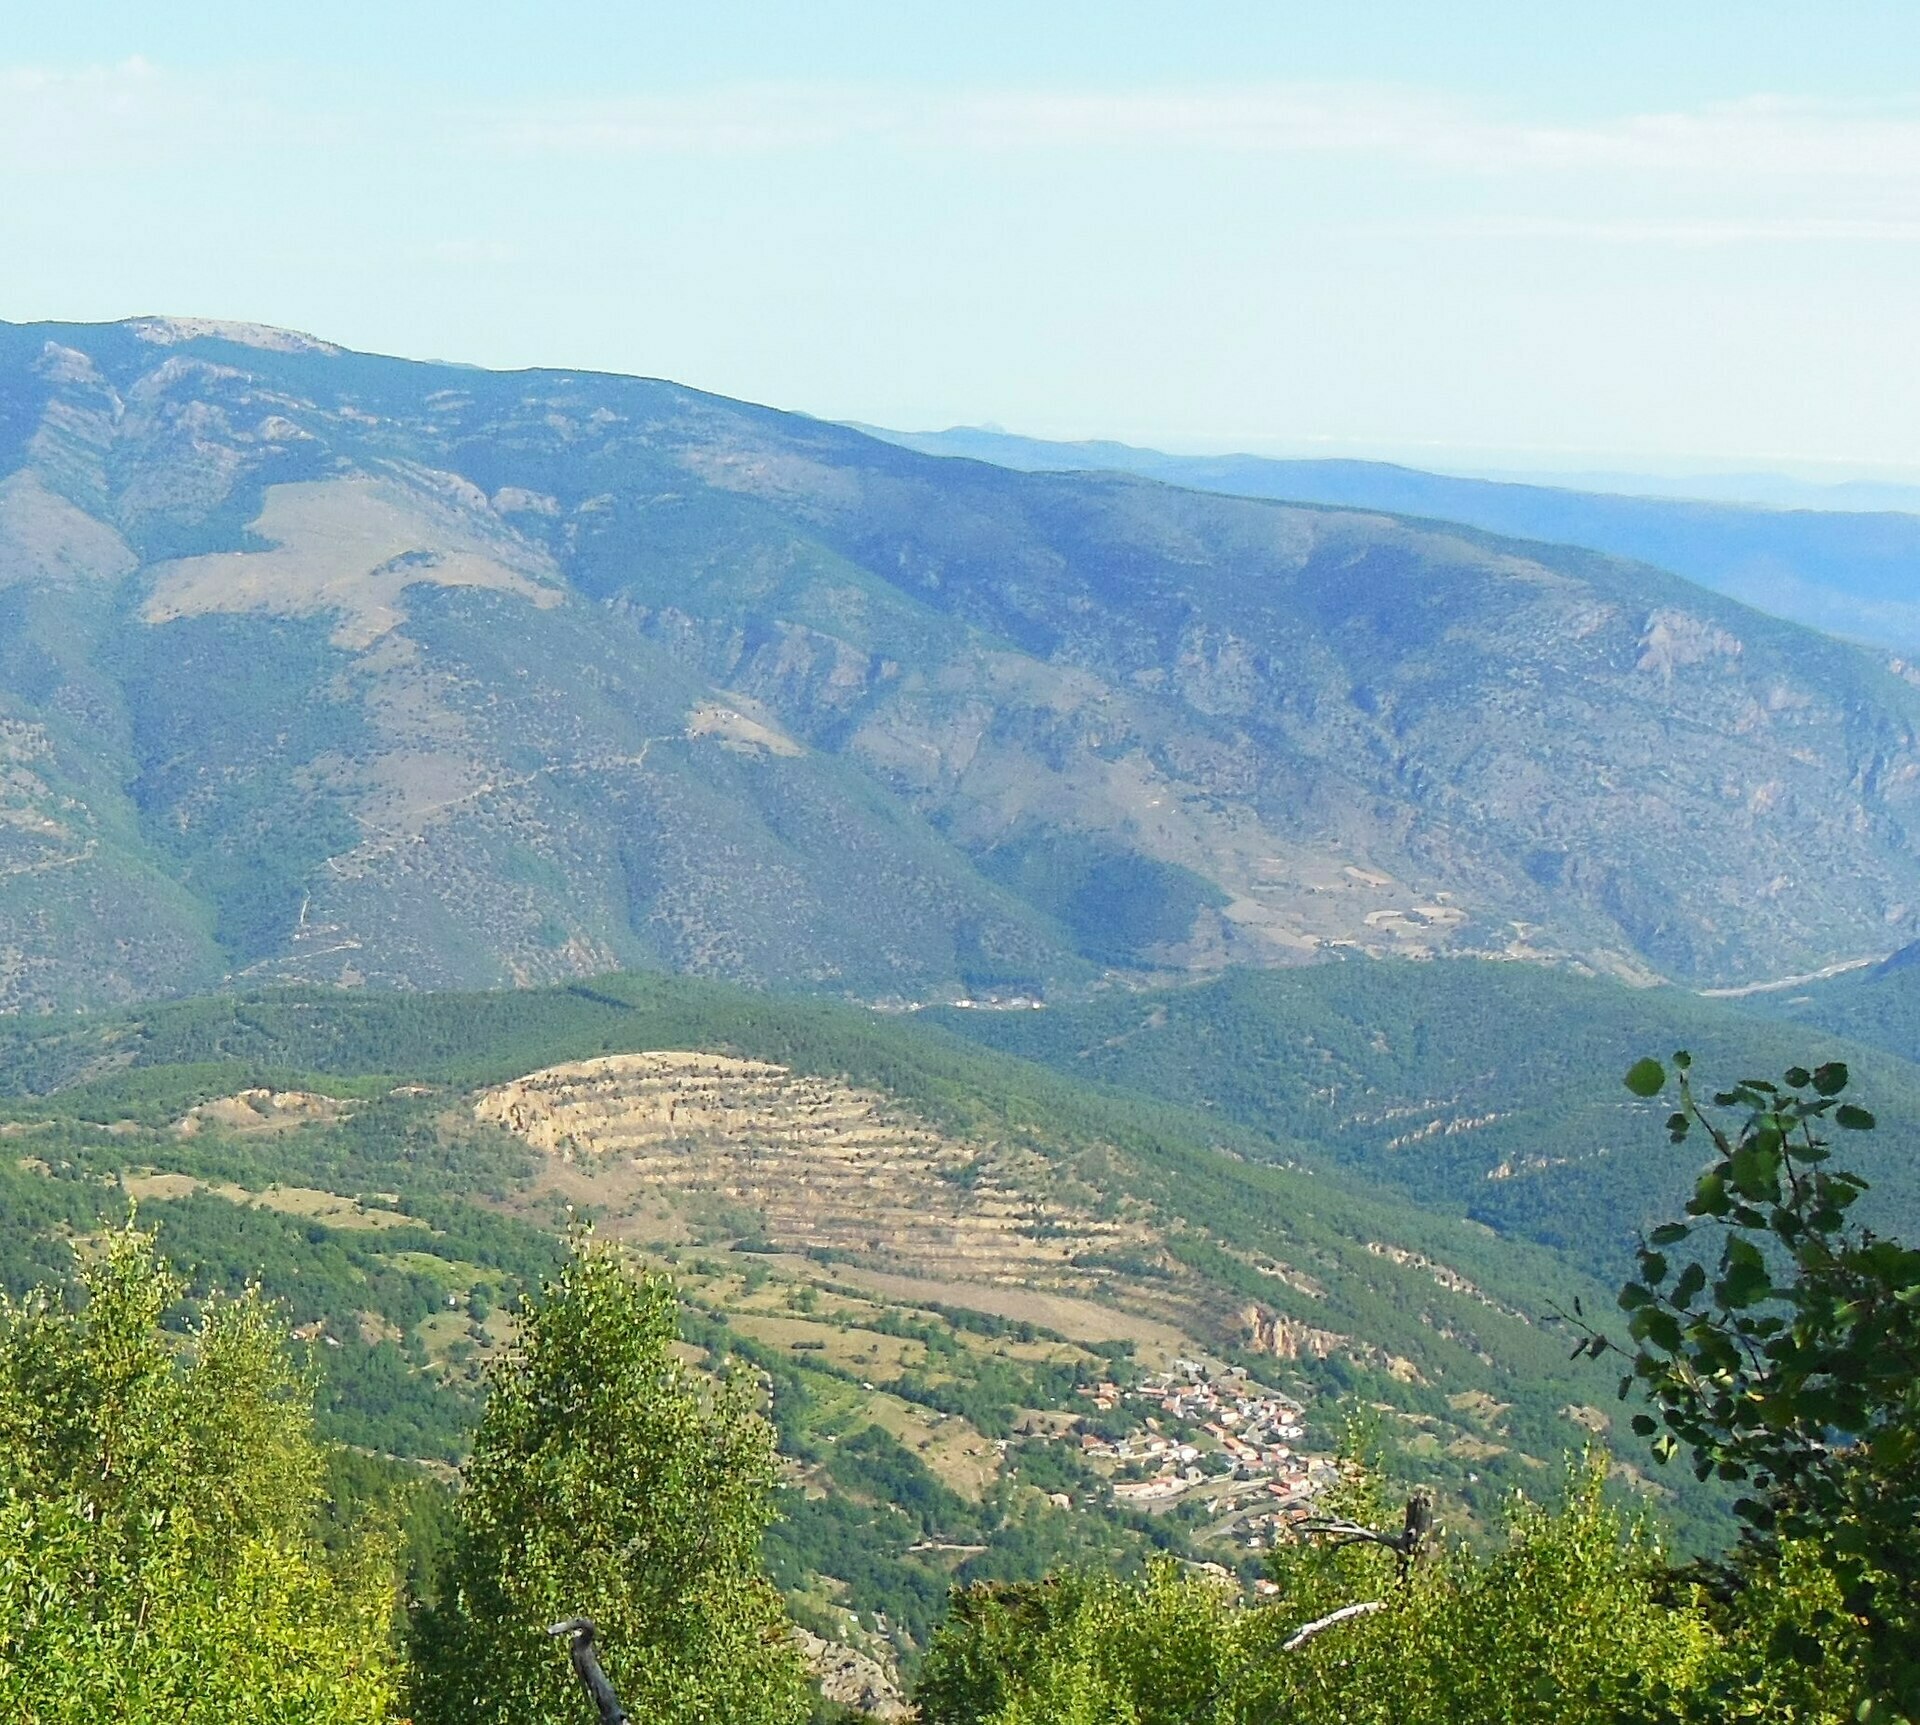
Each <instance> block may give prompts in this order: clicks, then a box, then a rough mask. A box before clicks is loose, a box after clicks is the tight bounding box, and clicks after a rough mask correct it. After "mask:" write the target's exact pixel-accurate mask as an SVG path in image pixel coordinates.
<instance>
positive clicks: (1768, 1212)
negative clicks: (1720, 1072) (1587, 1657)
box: [1582, 1053, 1920, 1718]
mask: <svg viewBox="0 0 1920 1725" xmlns="http://www.w3.org/2000/svg"><path fill="white" fill-rule="evenodd" d="M1673 1066H1674V1069H1675V1090H1676V1095H1677V1106H1676V1107H1675V1108H1674V1111H1673V1112H1672V1113H1671V1114H1670V1115H1669V1117H1668V1120H1667V1128H1668V1133H1669V1135H1670V1137H1671V1138H1672V1140H1673V1142H1674V1143H1676V1144H1681V1143H1685V1142H1687V1141H1688V1140H1689V1139H1690V1138H1692V1137H1694V1136H1695V1135H1696V1134H1697V1135H1698V1136H1699V1137H1701V1138H1704V1139H1705V1140H1706V1141H1707V1143H1708V1145H1709V1146H1710V1149H1711V1155H1710V1159H1709V1161H1708V1164H1707V1166H1706V1168H1705V1169H1704V1170H1703V1171H1702V1173H1701V1174H1700V1176H1699V1178H1698V1180H1697V1182H1696V1184H1695V1186H1694V1192H1693V1196H1692V1198H1691V1199H1690V1200H1689V1201H1688V1203H1687V1205H1686V1215H1685V1218H1684V1219H1682V1220H1676V1221H1673V1222H1669V1223H1666V1224H1664V1225H1663V1226H1661V1227H1658V1228H1656V1229H1654V1230H1653V1232H1652V1233H1651V1234H1650V1235H1649V1236H1648V1237H1647V1239H1646V1241H1645V1242H1644V1244H1643V1245H1642V1247H1641V1250H1640V1254H1639V1267H1640V1273H1639V1276H1638V1278H1637V1279H1636V1280H1634V1281H1632V1282H1630V1283H1628V1284H1627V1286H1626V1287H1625V1288H1624V1289H1622V1291H1621V1294H1620V1305H1621V1307H1622V1308H1623V1309H1624V1310H1625V1311H1626V1313H1627V1330H1628V1336H1629V1340H1628V1342H1627V1343H1626V1344H1624V1345H1622V1344H1619V1343H1616V1342H1614V1341H1612V1340H1611V1339H1610V1338H1608V1337H1607V1336H1605V1335H1603V1334H1601V1333H1599V1332H1597V1331H1594V1330H1589V1331H1588V1333H1587V1340H1586V1341H1585V1342H1584V1343H1583V1344H1582V1346H1583V1348H1584V1349H1585V1350H1586V1351H1588V1352H1590V1353H1592V1354H1593V1355H1594V1357H1596V1358H1599V1357H1602V1356H1604V1355H1607V1354H1609V1353H1612V1354H1618V1355H1620V1356H1622V1357H1623V1358H1624V1359H1625V1360H1626V1362H1627V1366H1628V1370H1627V1373H1626V1375H1625V1376H1624V1377H1623V1378H1622V1380H1621V1384H1620V1391H1621V1394H1622V1396H1623V1397H1624V1396H1626V1395H1627V1394H1629V1393H1631V1392H1632V1390H1633V1389H1634V1388H1635V1386H1636V1385H1637V1386H1638V1387H1640V1388H1641V1389H1642V1390H1643V1391H1644V1392H1645V1393H1646V1394H1647V1395H1648V1397H1649V1398H1650V1399H1651V1401H1652V1404H1653V1408H1654V1412H1653V1413H1651V1414H1641V1415H1638V1416H1636V1418H1635V1420H1634V1428H1635V1430H1637V1431H1639V1432H1640V1433H1641V1434H1642V1435H1644V1436H1647V1437H1650V1438H1652V1439H1653V1440H1654V1453H1655V1455H1656V1456H1657V1457H1658V1458H1659V1459H1660V1460H1662V1461H1665V1460H1667V1459H1669V1458H1670V1457H1671V1456H1673V1455H1675V1454H1676V1453H1678V1452H1680V1451H1682V1450H1684V1451H1686V1452H1687V1453H1688V1455H1689V1456H1690V1458H1691V1461H1692V1464H1693V1470H1694V1472H1695V1473H1696V1474H1697V1475H1698V1476H1699V1477H1700V1478H1701V1479H1703V1480H1704V1479H1708V1478H1713V1477H1717V1478H1719V1479H1723V1480H1727V1481H1731V1482H1733V1483H1735V1484H1736V1485H1739V1486H1741V1487H1742V1488H1744V1495H1742V1496H1741V1498H1740V1499H1739V1501H1738V1502H1737V1504H1736V1505H1735V1510H1736V1513H1737V1514H1738V1515H1739V1516H1740V1518H1741V1519H1742V1521H1743V1522H1744V1523H1745V1526H1746V1539H1745V1542H1744V1547H1743V1550H1742V1551H1741V1552H1740V1553H1739V1554H1738V1556H1737V1557H1736V1559H1735V1560H1734V1562H1733V1563H1732V1564H1731V1565H1729V1566H1727V1567H1726V1569H1725V1570H1724V1571H1723V1573H1722V1574H1721V1576H1720V1577H1719V1578H1718V1580H1719V1586H1720V1591H1721V1592H1722V1594H1723V1595H1724V1596H1725V1597H1726V1598H1727V1599H1728V1600H1729V1601H1730V1602H1731V1601H1733V1600H1735V1599H1736V1598H1737V1599H1738V1605H1737V1607H1735V1608H1732V1609H1731V1610H1730V1618H1731V1624H1732V1629H1733V1633H1734V1634H1735V1635H1736V1636H1737V1637H1740V1638H1749V1637H1750V1635H1751V1625H1752V1622H1753V1620H1754V1618H1755V1616H1756V1615H1757V1614H1759V1613H1761V1612H1763V1611H1764V1612H1769V1613H1771V1614H1772V1617H1771V1622H1770V1627H1769V1631H1768V1636H1767V1648H1766V1652H1767V1654H1768V1655H1769V1656H1770V1657H1771V1658H1772V1659H1773V1660H1774V1661H1776V1662H1777V1663H1779V1664H1780V1665H1782V1666H1783V1667H1785V1668H1789V1669H1791V1670H1793V1671H1798V1672H1806V1671H1808V1670H1816V1671H1824V1672H1825V1675H1824V1677H1823V1678H1822V1679H1821V1686H1822V1688H1823V1691H1824V1693H1825V1694H1826V1695H1829V1696H1838V1695H1839V1694H1840V1693H1841V1692H1842V1691H1843V1690H1852V1691H1855V1692H1856V1693H1857V1696H1858V1699H1859V1701H1860V1703H1861V1705H1862V1706H1863V1707H1864V1709H1865V1711H1864V1712H1863V1713H1862V1714H1861V1717H1863V1718H1865V1717H1886V1718H1890V1717H1893V1716H1894V1715H1893V1713H1892V1711H1891V1710H1892V1709H1894V1708H1899V1709H1902V1710H1904V1712H1905V1713H1906V1714H1910V1715H1911V1714H1920V1531H1917V1530H1920V1250H1915V1249H1914V1248H1912V1247H1908V1246H1904V1245H1902V1244H1901V1243H1900V1242H1898V1241H1896V1240H1890V1239H1885V1238H1882V1237H1880V1236H1878V1235H1876V1234H1875V1233H1874V1232H1873V1231H1872V1230H1871V1229H1870V1228H1867V1227H1863V1226H1860V1225H1859V1224H1857V1223H1856V1222H1855V1221H1854V1219H1853V1209H1854V1206H1855V1204H1856V1203H1857V1201H1858V1200H1859V1199H1860V1197H1861V1196H1862V1194H1863V1193H1865V1192H1866V1190H1867V1182H1866V1181H1865V1180H1864V1179H1862V1178H1861V1177H1860V1176H1859V1175H1858V1174H1856V1173H1853V1172H1850V1171H1847V1170H1843V1169H1839V1168H1836V1167H1834V1166H1833V1164H1832V1147H1831V1144H1830V1142H1829V1141H1828V1139H1827V1138H1826V1137H1825V1136H1824V1133H1825V1131H1826V1129H1827V1128H1828V1127H1829V1126H1833V1127H1838V1128H1840V1129H1841V1130H1842V1131H1847V1132H1868V1131H1871V1130H1873V1128H1874V1124H1875V1122H1874V1118H1873V1116H1872V1115H1871V1114H1869V1113H1868V1112H1867V1111H1866V1110H1865V1109H1864V1108H1861V1107H1859V1106H1858V1105H1857V1104H1855V1103H1853V1102H1850V1101H1848V1100H1847V1099H1846V1094H1845V1093H1846V1091H1847V1088H1848V1085H1849V1082H1850V1074H1849V1073H1848V1071H1847V1068H1846V1067H1845V1066H1844V1065H1842V1064H1840V1063H1839V1062H1837V1061H1836V1062H1831V1063H1829V1064H1827V1065H1824V1066H1818V1067H1815V1068H1813V1069H1811V1070H1809V1069H1808V1068H1805V1067H1793V1068H1790V1069H1789V1070H1788V1071H1787V1072H1786V1073H1785V1074H1784V1075H1783V1077H1782V1080H1781V1082H1780V1083H1779V1084H1773V1083H1771V1082H1767V1081H1764V1080H1760V1079H1746V1080H1743V1081H1741V1082H1740V1083H1738V1084H1735V1085H1734V1086H1733V1087H1732V1088H1731V1089H1729V1090H1724V1091H1721V1092H1719V1093H1717V1094H1716V1095H1715V1096H1714V1097H1713V1099H1712V1105H1711V1109H1710V1108H1708V1107H1705V1106H1703V1105H1702V1104H1701V1103H1700V1101H1699V1100H1698V1098H1697V1097H1696V1095H1695V1093H1694V1090H1693V1085H1692V1081H1691V1066H1692V1062H1691V1060H1690V1059H1689V1057H1688V1056H1687V1055H1686V1054H1685V1053H1679V1054H1676V1055H1675V1056H1674V1057H1673ZM1626 1082H1627V1087H1628V1088H1629V1089H1630V1090H1632V1091H1633V1092H1634V1093H1635V1094H1636V1095H1639V1096H1643V1097H1648V1098H1651V1097H1654V1096H1658V1095H1659V1094H1660V1093H1661V1092H1662V1091H1663V1090H1665V1089H1666V1088H1667V1086H1668V1082H1669V1079H1668V1074H1667V1071H1666V1069H1665V1068H1664V1067H1663V1066H1661V1064H1660V1063H1659V1062H1658V1061H1654V1060H1642V1061H1640V1062H1639V1063H1638V1064H1637V1065H1635V1066H1634V1067H1633V1069H1632V1070H1631V1071H1630V1072H1628V1074H1627V1079H1626ZM1712 1110H1720V1111H1721V1112H1720V1113H1718V1114H1716V1113H1715V1112H1713V1111H1712ZM1789 1577H1791V1578H1796V1579H1795V1581H1794V1584H1793V1586H1792V1587H1790V1588H1788V1587H1787V1586H1786V1578H1789ZM1783 1588H1785V1589H1786V1590H1785V1591H1783ZM1744 1682H1745V1679H1742V1678H1739V1677H1738V1675H1737V1674H1735V1673H1729V1675H1728V1677H1727V1679H1726V1683H1727V1686H1728V1687H1727V1691H1726V1693H1727V1695H1728V1696H1731V1695H1732V1694H1733V1693H1734V1692H1735V1689H1736V1688H1738V1687H1739V1686H1740V1685H1741V1684H1742V1683H1744ZM1749 1687H1751V1686H1750V1685H1749ZM1876 1709H1878V1710H1879V1711H1878V1712H1877V1713H1876V1711H1875V1710H1876Z"/></svg>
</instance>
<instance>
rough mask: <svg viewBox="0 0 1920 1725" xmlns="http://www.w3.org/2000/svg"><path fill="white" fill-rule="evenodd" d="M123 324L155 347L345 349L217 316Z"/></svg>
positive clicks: (291, 332) (275, 350)
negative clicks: (215, 344) (209, 344)
mask: <svg viewBox="0 0 1920 1725" xmlns="http://www.w3.org/2000/svg"><path fill="white" fill-rule="evenodd" d="M124 322H125V327H126V328H127V329H130V330H132V331H133V333H134V334H135V335H137V336H138V337H139V338H140V339H141V340H142V341H148V342H152V343H153V344H154V345H155V346H156V347H176V346H178V345H179V344H180V343H181V342H187V341H227V342H232V343H234V345H236V346H238V347H257V348H260V349H263V350H264V351H266V352H268V353H328V354H340V353H345V352H346V351H347V350H346V349H345V348H343V347H338V346H336V345H335V344H334V343H333V342H330V341H322V340H321V339H320V338H319V337H318V336H312V335H304V334H302V333H301V332H300V331H299V330H293V329H276V328H274V327H273V325H271V324H264V323H244V322H241V321H239V320H236V319H233V318H219V317H130V318H127V319H126V320H124Z"/></svg>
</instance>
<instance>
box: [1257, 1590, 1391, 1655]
mask: <svg viewBox="0 0 1920 1725" xmlns="http://www.w3.org/2000/svg"><path fill="white" fill-rule="evenodd" d="M1386 1603H1387V1602H1386V1601H1385V1600H1384V1599H1363V1600H1361V1601H1360V1602H1359V1604H1357V1605H1343V1606H1341V1607H1340V1609H1339V1610H1338V1611H1329V1612H1328V1613H1327V1615H1326V1616H1325V1617H1316V1618H1315V1619H1314V1620H1313V1621H1312V1622H1311V1623H1304V1624H1302V1625H1301V1626H1300V1627H1299V1628H1298V1629H1296V1630H1295V1631H1294V1632H1293V1634H1292V1635H1291V1636H1290V1637H1289V1638H1288V1639H1287V1640H1285V1641H1283V1642H1281V1643H1280V1651H1281V1652H1282V1653H1298V1652H1299V1651H1300V1649H1301V1648H1303V1647H1304V1646H1306V1644H1307V1643H1308V1642H1309V1641H1311V1640H1312V1639H1313V1638H1314V1637H1315V1636H1316V1635H1318V1634H1319V1633H1320V1631H1321V1630H1323V1629H1331V1628H1332V1627H1333V1626H1334V1625H1335V1624H1336V1623H1345V1622H1346V1621H1347V1619H1348V1618H1349V1617H1367V1616H1370V1615H1371V1614H1372V1613H1374V1612H1376V1611H1379V1610H1382V1609H1383V1608H1384V1607H1385V1605H1386Z"/></svg>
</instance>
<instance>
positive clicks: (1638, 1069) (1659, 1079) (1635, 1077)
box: [1626, 1058, 1667, 1096]
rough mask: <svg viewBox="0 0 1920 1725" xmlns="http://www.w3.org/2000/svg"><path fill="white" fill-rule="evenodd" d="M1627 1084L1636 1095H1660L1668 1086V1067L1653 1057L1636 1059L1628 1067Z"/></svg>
mask: <svg viewBox="0 0 1920 1725" xmlns="http://www.w3.org/2000/svg"><path fill="white" fill-rule="evenodd" d="M1626 1084H1627V1088H1628V1089H1629V1090H1631V1091H1632V1092H1633V1093H1634V1095H1636V1096H1658V1095H1659V1094H1660V1092H1661V1091H1662V1090H1664V1089H1666V1087H1667V1069H1666V1068H1665V1067H1664V1066H1662V1065H1661V1064H1660V1062H1659V1061H1657V1060H1654V1059H1652V1058H1648V1059H1645V1060H1636V1061H1635V1062H1634V1063H1633V1064H1632V1065H1631V1066H1629V1067H1628V1068H1627V1079H1626Z"/></svg>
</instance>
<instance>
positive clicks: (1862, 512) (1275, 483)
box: [861, 426, 1920, 654]
mask: <svg viewBox="0 0 1920 1725" xmlns="http://www.w3.org/2000/svg"><path fill="white" fill-rule="evenodd" d="M861 429H862V430H866V431H869V432H871V434H872V435H873V436H876V437H880V438H884V439H886V440H888V441H890V442H895V443H898V444H899V445H900V446H901V447H902V448H907V449H914V450H919V451H921V452H923V453H926V454H932V455H941V456H945V457H948V458H954V459H964V460H978V461H989V462H998V463H1000V464H1002V465H1005V466H1010V467H1016V468H1020V469H1022V470H1026V471H1036V472H1038V471H1053V472H1067V471H1111V472H1121V473H1134V474H1139V475H1142V476H1145V477H1151V478H1155V479H1159V480H1162V481H1164V482H1165V483H1168V484H1172V485H1181V486H1188V487H1192V488H1195V489H1198V490H1203V491H1217V492H1221V493H1224V494H1228V495H1234V496H1245V497H1264V498H1272V499H1276V500H1285V501H1289V502H1299V503H1321V504H1327V505H1333V506H1338V507H1345V508H1360V509H1381V510H1386V511H1389V512H1391V513H1394V514H1404V515H1411V516H1417V517H1421V518H1424V519H1431V520H1436V521H1455V522H1461V523H1465V524H1468V525H1471V526H1474V527H1478V528H1481V529H1483V530H1485V531H1487V532H1491V533H1499V534H1505V535H1509V536H1512V537H1516V538H1521V539H1531V540H1539V541H1544V542H1547V543H1553V544H1566V545H1578V546H1583V547H1586V548H1588V549H1590V550H1596V551H1602V552H1606V553H1609V554H1611V555H1615V556H1620V557H1626V558H1629V559H1632V560H1634V561H1637V562H1643V563H1649V564H1652V565H1654V566H1655V567H1658V568H1663V569H1670V570H1672V571H1674V572H1675V573H1677V574H1680V575H1683V576H1685V577H1686V578H1688V579H1689V580H1692V581H1696V582H1699V583H1701V584H1702V585H1704V586H1706V587H1709V588H1711V589H1713V590H1714V591H1715V592H1718V593H1723V594H1725V595H1727V596H1728V597H1730V598H1734V599H1738V600H1740V601H1741V602H1743V603H1746V604H1749V605H1752V606H1754V607H1755V608H1756V609H1759V610H1763V611H1766V612H1768V613H1769V614H1770V615H1773V616H1777V617H1782V618H1785V619H1787V620H1789V621H1791V622H1797V623H1802V624H1805V625H1806V626H1808V627H1810V628H1815V629H1820V630H1822V631H1824V632H1827V633H1831V634H1839V635H1843V636H1847V637H1849V638H1852V639H1855V640H1859V641H1862V642H1865V643H1869V644H1873V645H1877V646H1880V647H1884V648H1888V649H1891V650H1893V651H1896V652H1900V653H1905V654H1913V653H1915V652H1916V651H1920V601H1916V600H1914V599H1913V597H1912V594H1911V582H1910V572H1911V570H1912V568H1913V566H1914V563H1915V561H1916V560H1917V559H1920V514H1916V513H1915V512H1914V510H1913V507H1912V503H1911V501H1910V500H1909V499H1910V498H1911V496H1913V495H1920V494H1910V493H1909V494H1904V496H1903V494H1900V493H1899V492H1897V491H1893V492H1891V493H1890V494H1891V495H1892V496H1893V497H1895V498H1896V499H1900V500H1898V501H1889V502H1888V503H1886V504H1885V505H1884V506H1865V507H1854V508H1844V507H1841V506H1839V505H1837V504H1835V505H1830V506H1821V507H1814V506H1810V505H1807V504H1804V503H1786V504H1772V503H1754V502H1739V501H1735V500H1733V499H1729V498H1714V497H1709V496H1695V495H1691V494H1689V493H1688V492H1687V491H1686V490H1685V488H1684V482H1676V484H1675V488H1674V489H1673V490H1672V491H1671V492H1663V491H1658V490H1655V489H1651V488H1649V489H1647V490H1644V491H1641V490H1632V491H1613V490H1607V489H1604V488H1588V487H1583V486H1581V485H1579V484H1578V483H1577V482H1575V481H1574V480H1571V479H1569V480H1560V479H1557V478H1555V477H1554V476H1552V475H1542V476H1540V477H1539V478H1537V479H1527V478H1520V477H1515V476H1500V477H1480V476H1474V475H1458V474H1444V473H1434V472H1430V471H1428V470H1426V469H1423V468H1418V467H1411V466H1408V465H1407V464H1405V463H1403V462H1393V461H1369V460H1360V459H1354V458H1349V457H1305V458H1301V457H1294V458H1287V457H1272V456H1259V455H1170V454H1167V453H1165V452H1163V451H1161V450H1156V449H1148V448H1143V447H1140V446H1137V445H1133V444H1125V443H1115V442H1111V441H1105V440H1090V441H1084V442H1051V441H1048V440H1047V439H1044V438H1029V437H1021V436H1019V435H1017V434H1014V433H1010V432H1004V431H998V430H991V429H988V428H985V427H973V426H955V427H952V428H950V429H948V430H946V431H934V432H901V431H889V430H886V429H884V428H881V427H877V426H862V427H861Z"/></svg>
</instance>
